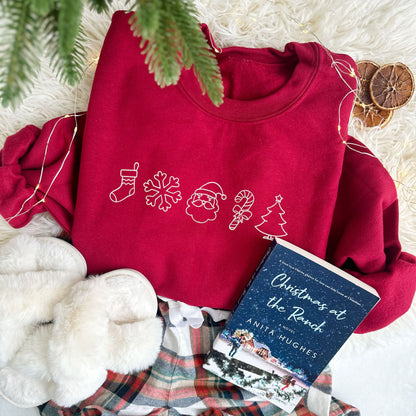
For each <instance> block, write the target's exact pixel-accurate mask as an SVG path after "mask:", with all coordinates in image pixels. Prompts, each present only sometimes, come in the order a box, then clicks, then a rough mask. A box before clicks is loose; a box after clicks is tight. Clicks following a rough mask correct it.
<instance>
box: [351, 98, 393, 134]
mask: <svg viewBox="0 0 416 416" xmlns="http://www.w3.org/2000/svg"><path fill="white" fill-rule="evenodd" d="M393 113H394V111H393V110H383V109H381V108H378V107H377V106H375V105H374V104H361V103H355V105H354V108H353V110H352V115H353V117H354V118H358V119H359V120H361V121H362V123H363V125H364V126H365V127H381V128H383V127H385V126H386V125H387V124H388V123H389V121H390V120H391V118H392V117H393Z"/></svg>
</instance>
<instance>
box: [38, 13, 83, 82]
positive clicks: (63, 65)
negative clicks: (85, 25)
mask: <svg viewBox="0 0 416 416" xmlns="http://www.w3.org/2000/svg"><path fill="white" fill-rule="evenodd" d="M60 13H61V11H60V10H58V9H57V8H54V9H53V10H51V11H50V12H49V13H48V15H47V16H45V19H44V22H43V27H42V29H43V33H44V34H45V38H44V48H45V50H46V51H47V52H48V55H49V56H50V58H51V66H52V69H53V70H54V72H55V73H56V74H57V76H58V78H59V79H60V80H61V81H62V82H66V83H68V84H69V85H75V84H76V83H77V82H79V81H80V80H81V78H82V75H83V72H84V67H85V63H86V51H85V48H84V43H83V42H84V34H83V30H82V27H79V28H78V31H77V33H76V37H75V39H74V40H73V41H72V42H71V43H72V49H70V50H69V51H65V50H63V49H62V46H61V43H60V37H59V35H60V32H59V30H60V29H59V28H60V26H59V22H60Z"/></svg>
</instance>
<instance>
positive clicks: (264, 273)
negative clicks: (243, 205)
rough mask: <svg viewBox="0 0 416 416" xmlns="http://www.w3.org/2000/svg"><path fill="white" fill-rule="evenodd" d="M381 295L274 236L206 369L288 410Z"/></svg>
mask: <svg viewBox="0 0 416 416" xmlns="http://www.w3.org/2000/svg"><path fill="white" fill-rule="evenodd" d="M378 301H379V297H378V295H377V292H376V291H375V290H374V289H373V288H371V287H370V286H368V285H366V284H364V283H363V282H361V281H360V280H358V279H356V278H355V277H353V276H351V275H349V274H348V273H346V272H344V271H342V270H340V269H338V268H336V267H335V266H333V265H331V264H330V263H327V262H325V261H324V260H322V259H320V258H318V257H316V256H314V255H312V254H310V253H308V252H306V251H304V250H302V249H300V248H298V247H296V246H294V245H292V244H290V243H288V242H286V241H284V240H281V239H276V240H273V241H272V244H271V246H270V247H269V249H268V251H267V253H266V254H265V256H264V258H263V260H262V261H261V263H260V264H259V266H258V267H257V270H256V271H255V273H254V274H253V276H252V278H251V280H250V283H249V284H248V285H247V287H246V289H245V291H244V292H243V294H242V295H241V297H240V300H239V301H238V303H237V305H236V307H235V308H234V311H233V313H232V314H231V317H230V319H229V320H228V322H227V324H226V325H225V327H224V329H223V331H222V332H221V333H220V334H219V335H218V336H217V338H216V339H215V341H214V345H213V347H212V349H211V351H210V353H209V354H208V357H207V360H206V362H205V364H204V368H205V369H207V370H209V371H211V372H213V373H214V374H216V375H218V376H220V377H222V378H224V379H226V380H228V381H230V382H232V383H234V384H236V385H238V386H240V387H241V388H243V389H246V390H248V391H250V392H252V393H254V394H256V395H258V396H261V397H263V398H266V399H267V400H269V401H270V402H272V403H274V404H275V405H277V406H279V407H280V408H281V409H283V410H285V411H287V412H291V411H293V409H294V408H295V407H296V405H297V404H298V402H299V401H300V400H301V398H302V397H303V396H304V395H305V394H306V393H307V391H308V389H309V387H310V386H311V385H312V383H313V382H314V380H315V379H316V378H317V377H318V375H319V374H320V373H321V372H322V371H323V369H324V368H325V367H326V365H327V364H328V362H329V361H330V360H331V359H332V358H333V356H334V355H335V354H336V352H337V351H338V350H339V349H340V347H341V346H342V345H343V344H344V343H345V341H346V340H347V339H348V337H349V336H350V335H351V334H352V332H353V331H354V330H355V328H356V327H357V326H358V325H359V324H360V322H361V321H362V320H363V319H364V318H365V316H366V315H367V314H368V313H369V312H370V310H371V309H372V308H373V307H374V306H375V305H376V303H377V302H378Z"/></svg>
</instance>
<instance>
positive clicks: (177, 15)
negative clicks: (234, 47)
mask: <svg viewBox="0 0 416 416" xmlns="http://www.w3.org/2000/svg"><path fill="white" fill-rule="evenodd" d="M135 6H136V10H135V13H134V15H133V18H132V19H131V20H130V25H131V27H132V30H133V33H134V34H135V35H136V36H138V37H141V38H142V42H141V44H142V47H143V48H144V49H143V53H144V54H146V59H145V62H146V64H147V65H148V67H149V71H150V73H153V74H154V77H155V81H156V82H157V84H158V85H159V86H160V87H164V86H167V85H172V84H176V83H177V82H178V81H179V78H180V74H181V70H182V68H183V67H184V66H185V67H186V68H188V69H189V68H190V67H191V66H193V70H194V73H195V75H196V76H197V78H198V81H199V83H200V85H201V89H202V92H203V93H204V94H205V93H208V96H209V97H210V99H211V101H212V102H213V103H214V104H215V105H217V106H218V105H220V104H221V103H222V101H223V85H222V80H221V73H220V71H219V67H218V63H217V61H216V59H215V55H214V54H213V53H212V51H211V50H210V49H209V47H208V44H207V41H206V39H205V37H204V34H203V33H202V31H201V30H200V27H199V23H198V21H197V19H196V17H195V14H196V13H195V10H194V9H193V8H192V7H191V6H190V5H189V4H188V3H187V2H186V1H183V0H149V1H143V0H138V1H136V4H135Z"/></svg>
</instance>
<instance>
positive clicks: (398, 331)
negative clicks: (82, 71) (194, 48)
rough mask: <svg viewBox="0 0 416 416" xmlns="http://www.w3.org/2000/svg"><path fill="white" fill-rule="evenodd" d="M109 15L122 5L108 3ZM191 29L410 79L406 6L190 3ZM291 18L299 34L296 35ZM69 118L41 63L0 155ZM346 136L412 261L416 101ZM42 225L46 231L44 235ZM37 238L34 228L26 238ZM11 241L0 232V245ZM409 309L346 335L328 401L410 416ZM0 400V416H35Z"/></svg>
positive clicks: (100, 25) (9, 123)
mask: <svg viewBox="0 0 416 416" xmlns="http://www.w3.org/2000/svg"><path fill="white" fill-rule="evenodd" d="M113 4H114V9H117V8H123V6H124V5H125V2H124V1H114V2H113ZM195 4H196V6H197V8H198V10H199V12H200V15H201V17H200V20H201V21H202V22H205V23H207V24H208V25H209V27H210V29H211V32H212V35H213V37H214V40H215V41H216V43H217V46H219V47H226V46H230V45H239V46H250V47H262V46H272V47H275V48H277V49H282V48H283V46H284V45H285V44H286V43H287V42H288V41H299V42H308V41H314V40H316V39H315V38H314V36H313V34H312V33H314V34H316V35H318V36H319V39H320V40H321V41H322V42H323V44H324V45H325V46H327V47H328V48H329V49H331V50H333V51H336V52H343V53H347V54H350V55H351V56H352V57H353V58H354V59H356V60H362V59H370V60H373V61H375V62H377V63H379V64H381V65H382V64H385V63H393V62H403V63H405V64H406V65H407V66H409V68H410V69H411V70H412V72H413V73H414V74H416V52H415V51H416V36H415V33H416V4H415V2H414V0H379V1H377V2H363V1H358V0H349V1H345V0H328V1H322V0H298V1H296V2H293V1H292V0H195ZM293 18H296V20H297V21H299V22H302V23H303V24H304V26H303V28H307V29H308V30H306V33H304V32H303V31H302V30H300V28H299V27H298V25H297V24H296V23H295V22H294V20H293ZM110 19H111V13H109V14H108V15H99V16H97V15H96V14H94V13H92V12H90V11H88V10H87V11H86V12H85V13H84V23H85V29H86V34H87V38H88V41H87V50H88V54H89V56H90V57H93V58H94V57H96V56H97V54H98V52H99V50H100V48H101V44H102V41H103V39H104V36H105V34H106V31H107V28H108V25H109V23H110ZM93 75H94V70H93V66H92V67H91V68H90V69H89V71H87V73H86V75H85V79H84V80H83V82H82V83H81V86H80V87H79V89H78V94H77V102H76V103H75V104H76V109H77V110H79V111H81V110H85V108H86V107H87V103H88V97H89V90H90V86H91V82H92V79H93ZM73 110H74V88H70V87H67V86H63V85H62V84H60V83H59V82H58V81H57V80H56V78H55V76H54V74H52V73H51V70H50V68H49V61H46V60H45V61H43V62H42V71H41V73H40V78H39V80H38V82H37V83H36V85H35V88H34V89H33V91H32V93H31V94H30V96H29V97H28V98H27V99H26V100H25V101H24V103H23V104H22V105H21V106H20V107H19V108H17V109H15V110H12V109H4V108H0V129H1V130H0V145H1V144H2V143H3V142H4V140H5V138H6V137H7V136H8V135H10V134H13V133H15V132H16V131H17V130H18V129H20V128H22V127H24V126H25V125H27V124H35V125H38V126H42V125H43V124H44V123H45V122H46V121H47V120H50V119H51V118H54V117H57V116H60V115H62V114H65V113H68V112H72V111H73ZM351 134H352V135H354V136H356V137H357V138H358V139H359V140H361V141H363V142H364V143H366V144H367V145H368V146H369V147H370V149H371V150H372V151H373V152H374V153H375V154H376V156H377V157H379V159H380V160H381V161H382V163H383V164H384V166H385V167H386V169H388V171H389V172H390V174H391V175H392V177H393V179H394V180H395V181H396V184H397V190H398V194H399V201H400V235H401V241H402V244H403V247H404V249H405V250H406V251H408V252H411V253H413V254H416V100H415V96H413V99H412V100H411V102H410V103H409V104H407V105H406V106H405V107H404V108H402V109H399V110H397V111H396V112H395V114H394V116H393V119H392V121H391V122H390V123H389V125H388V126H387V127H386V128H384V129H382V130H380V129H371V130H359V129H356V128H355V127H353V126H352V125H351ZM36 227H38V229H36ZM48 227H49V225H47V226H45V228H44V229H45V230H46V231H48ZM33 229H35V230H36V231H38V230H39V224H37V225H35V226H34V227H33V228H32V230H33ZM14 232H15V231H13V230H10V229H9V228H8V227H7V224H4V223H0V242H1V241H4V239H6V238H8V237H9V236H10V235H12V234H13V233H14ZM415 311H416V307H415V306H413V308H412V310H411V311H410V312H409V313H408V314H406V315H405V316H404V317H403V318H401V319H400V320H398V321H396V322H395V323H393V324H392V325H390V326H389V327H388V328H386V329H385V330H381V331H377V332H375V333H371V334H365V335H353V336H352V337H351V338H350V340H348V342H347V344H346V345H345V346H344V348H342V349H341V351H340V352H339V353H338V354H337V356H336V357H335V358H334V360H333V362H332V363H331V367H332V369H333V382H334V386H333V388H334V395H335V396H336V397H338V398H340V399H343V400H345V401H346V402H348V403H351V404H353V405H355V406H357V407H358V408H359V409H360V410H361V414H362V416H416V391H415V390H416V389H415V379H416V368H415V351H416V312H415ZM34 415H36V411H35V410H34V409H16V408H14V409H13V408H12V407H10V406H8V405H7V404H5V403H4V402H3V400H2V399H0V416H34Z"/></svg>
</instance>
